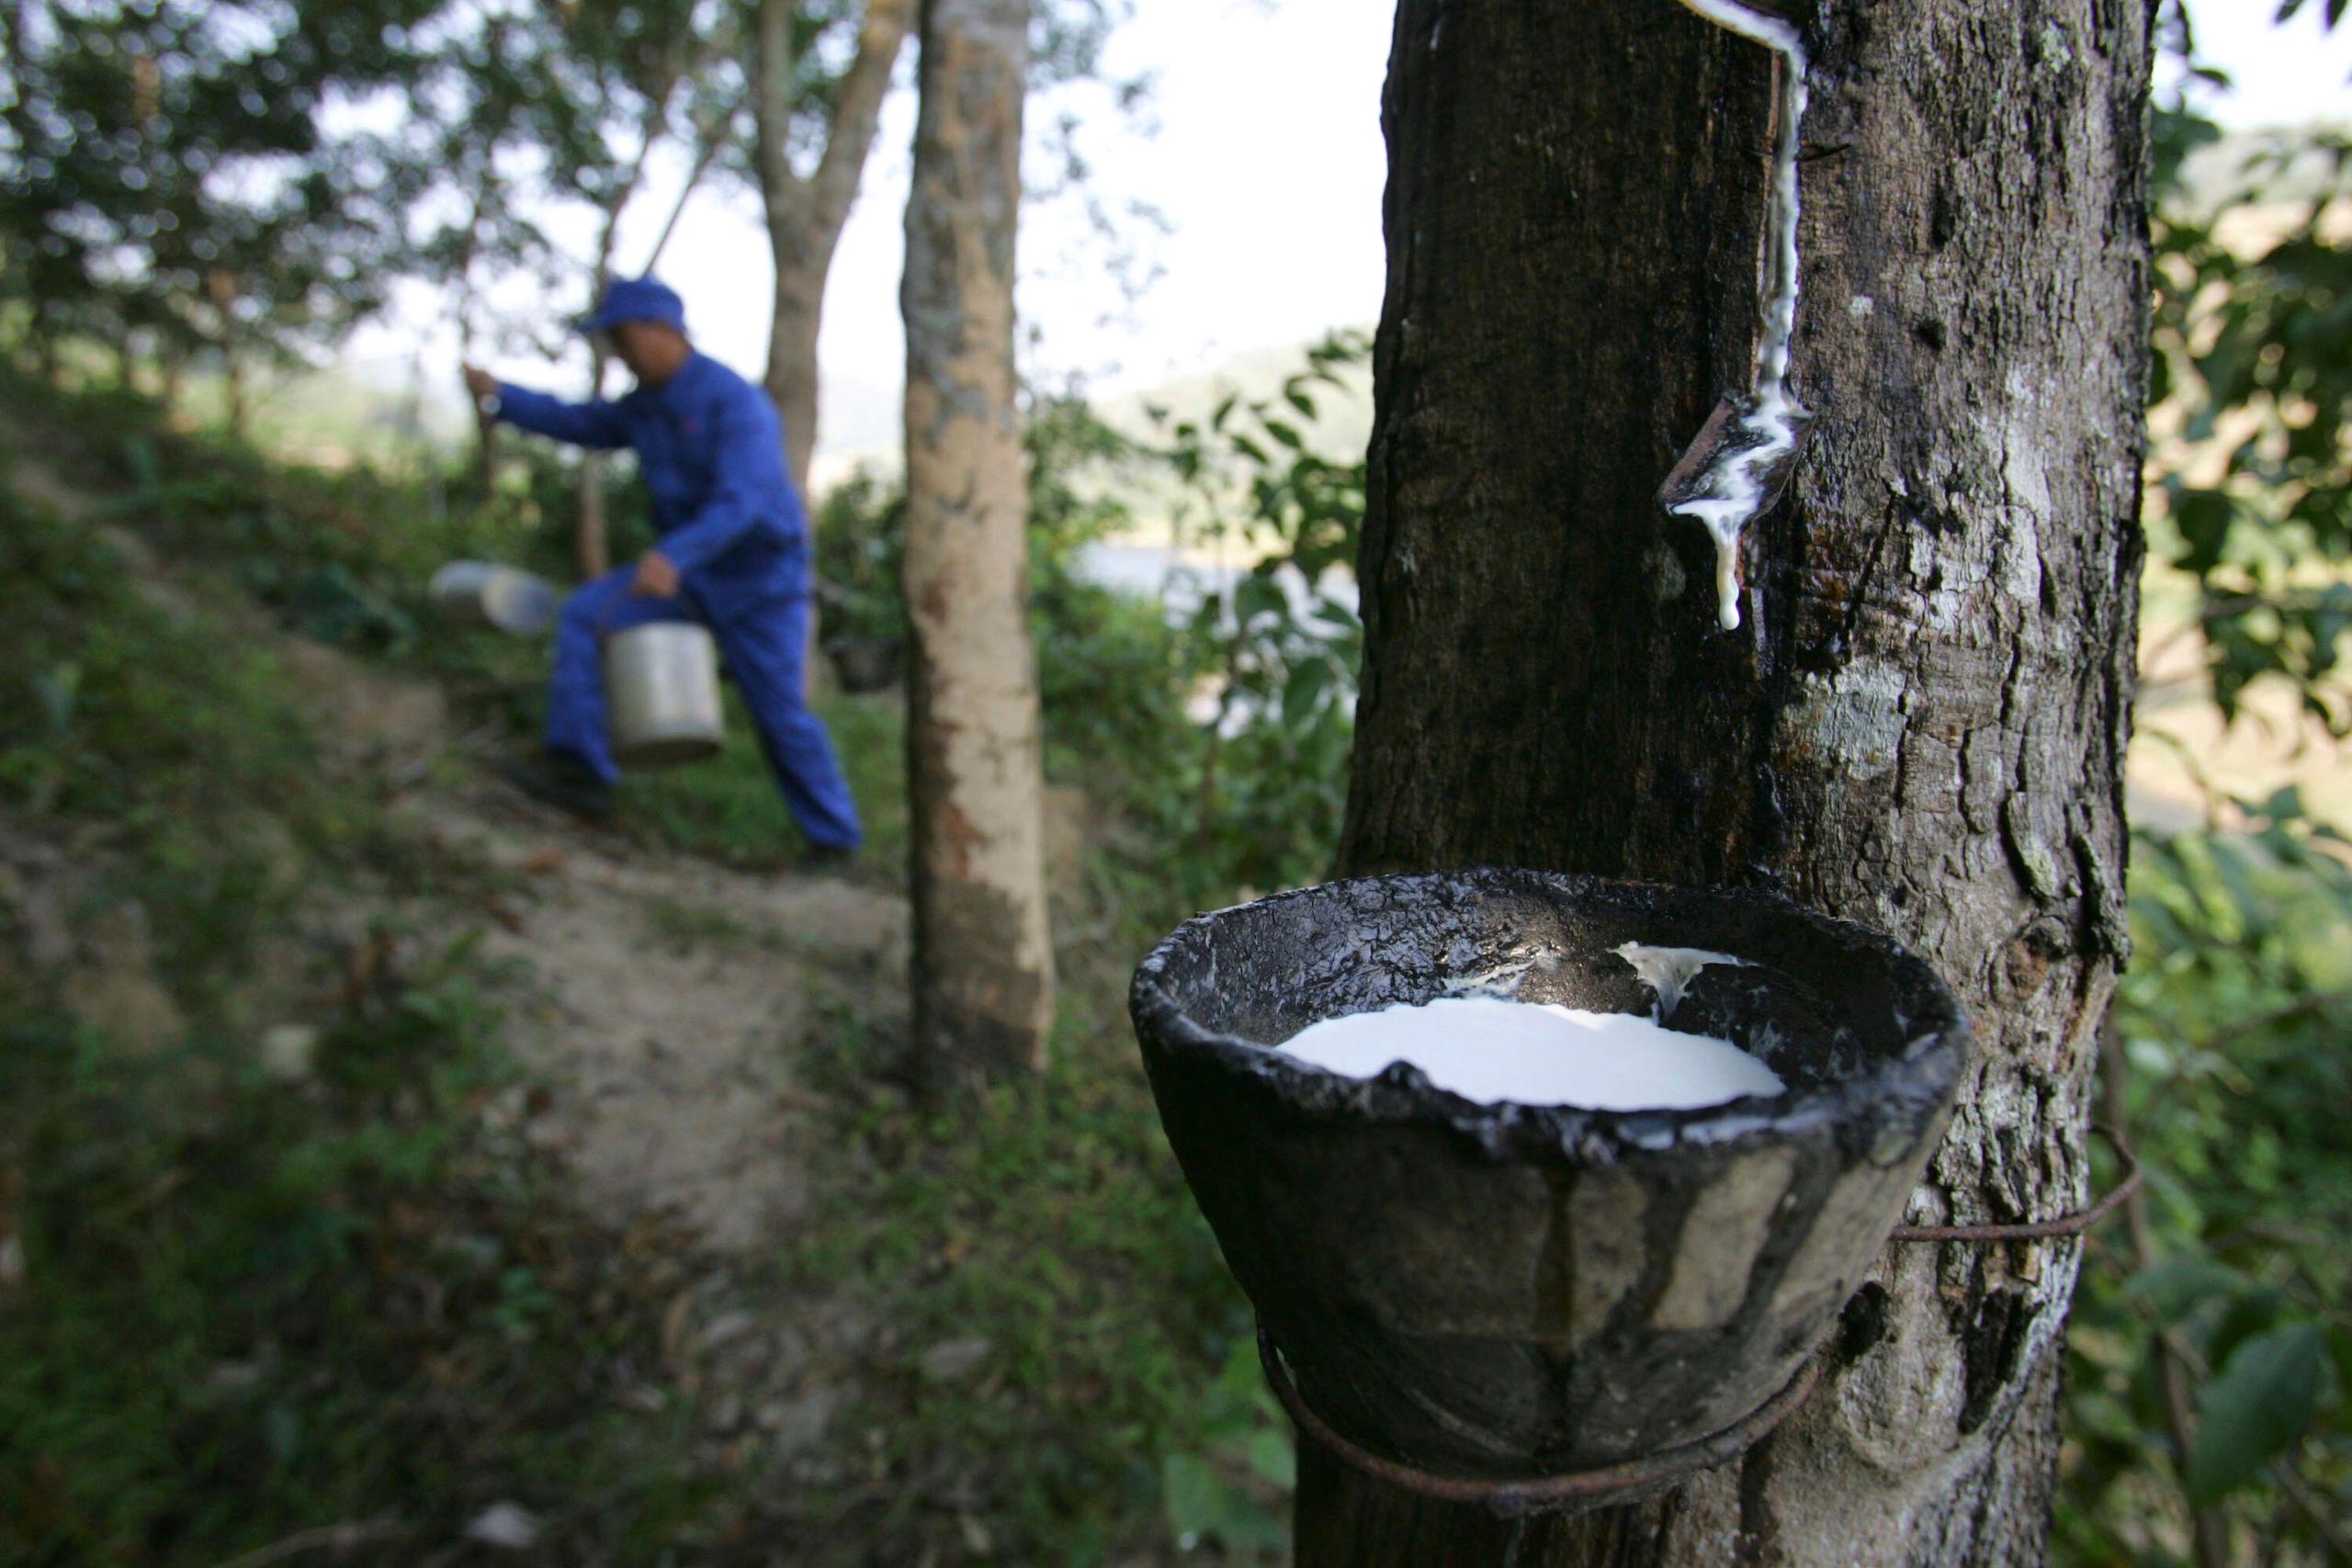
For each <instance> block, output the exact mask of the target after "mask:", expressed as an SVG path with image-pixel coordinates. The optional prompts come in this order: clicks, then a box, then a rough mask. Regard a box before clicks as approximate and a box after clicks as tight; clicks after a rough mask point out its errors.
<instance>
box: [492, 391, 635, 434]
mask: <svg viewBox="0 0 2352 1568" xmlns="http://www.w3.org/2000/svg"><path fill="white" fill-rule="evenodd" d="M495 396H496V397H497V399H498V407H497V413H498V417H499V418H501V419H503V420H504V421H505V422H506V423H509V424H511V425H514V426H515V427H516V428H517V429H519V430H527V431H530V432H532V433H533V434H538V435H551V436H553V437H555V438H556V439H557V440H558V441H569V442H571V444H572V445H573V446H598V447H604V448H606V449H610V448H612V447H615V446H628V423H627V422H626V421H624V420H623V419H622V418H621V409H620V405H619V404H618V403H610V402H606V401H605V400H604V399H602V398H598V399H597V400H594V402H586V403H568V402H565V401H564V400H562V399H561V398H551V397H549V396H548V394H547V393H545V392H534V391H532V390H530V389H528V388H526V387H517V386H515V385H514V384H513V383H511V382H507V381H501V382H500V383H498V390H497V392H496V393H495Z"/></svg>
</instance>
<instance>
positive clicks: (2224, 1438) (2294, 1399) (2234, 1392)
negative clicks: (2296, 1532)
mask: <svg viewBox="0 0 2352 1568" xmlns="http://www.w3.org/2000/svg"><path fill="white" fill-rule="evenodd" d="M2327 1375H2328V1360H2327V1337H2326V1334H2325V1333H2324V1331H2323V1330H2322V1329H2321V1328H2320V1326H2319V1325H2317V1324H2312V1323H2298V1324H2292V1325H2289V1326H2287V1327H2284V1328H2278V1329H2273V1330H2272V1331H2270V1332H2269V1333H2267V1334H2261V1335H2256V1337H2253V1338H2251V1339H2248V1340H2246V1341H2245V1343H2243V1344H2241V1345H2240V1346H2239V1347H2238V1348H2237V1349H2236V1350H2235V1351H2234V1352H2233V1354H2232V1355H2231V1357H2230V1359H2229V1361H2228V1363H2227V1364H2226V1365H2224V1366H2223V1367H2222V1371H2221V1372H2220V1374H2219V1375H2218V1376H2216V1377H2215V1378H2214V1380H2213V1381H2212V1382H2210V1383H2208V1384H2207V1385H2206V1386H2205V1391H2204V1394H2203V1396H2202V1397H2201V1398H2200V1399H2199V1401H2198V1411H2199V1417H2200V1420H2199V1427H2198V1433H2197V1447H2196V1449H2195V1450H2194V1451H2193V1452H2191V1454H2190V1455H2189V1460H2188V1496H2189V1501H2190V1502H2192V1503H2195V1504H2199V1505H2204V1504H2210V1503H2211V1502H2213V1501H2215V1500H2216V1499H2218V1498H2220V1497H2221V1496H2222V1495H2224V1494H2226V1493H2228V1492H2230V1491H2232V1490H2233V1489H2234V1488H2236V1487H2239V1486H2243V1485H2244V1484H2245V1483H2247V1482H2248V1481H2250V1480H2252V1479H2253V1478H2254V1477H2255V1476H2256V1474H2257V1473H2258V1472H2260V1471H2261V1469H2262V1467H2263V1466H2264V1465H2265V1464H2267V1463H2268V1462H2269V1461H2271V1460H2272V1459H2273V1458H2275V1457H2277V1456H2278V1454H2280V1453H2282V1452H2284V1451H2285V1450H2286V1449H2287V1448H2288V1446H2289V1445H2290V1444H2291V1443H2293V1442H2294V1441H2295V1439H2296V1438H2299V1437H2301V1435H2302V1431H2303V1428H2304V1427H2305V1426H2306V1425H2308V1424H2309V1423H2310V1421H2311V1418H2312V1411H2313V1410H2314V1409H2315V1408H2316V1407H2317V1405H2318V1403H2319V1396H2320V1392H2321V1390H2322V1389H2323V1388H2324V1386H2325V1384H2326V1380H2327Z"/></svg>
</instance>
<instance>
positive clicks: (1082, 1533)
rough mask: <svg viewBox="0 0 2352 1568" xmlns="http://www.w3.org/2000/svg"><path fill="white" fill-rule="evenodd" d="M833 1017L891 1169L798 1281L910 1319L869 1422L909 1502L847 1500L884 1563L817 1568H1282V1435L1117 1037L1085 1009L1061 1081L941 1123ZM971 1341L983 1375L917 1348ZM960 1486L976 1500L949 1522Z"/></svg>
mask: <svg viewBox="0 0 2352 1568" xmlns="http://www.w3.org/2000/svg"><path fill="white" fill-rule="evenodd" d="M835 1021H836V1025H837V1027H836V1028H835V1029H834V1030H833V1031H832V1032H831V1035H830V1038H831V1042H832V1045H833V1049H832V1051H831V1054H830V1055H828V1056H827V1057H826V1058H825V1060H824V1061H823V1062H822V1063H821V1064H820V1067H819V1069H818V1070H819V1073H820V1078H821V1081H823V1082H824V1084H825V1086H826V1088H827V1089H828V1090H829V1091H830V1093H831V1095H832V1096H833V1097H834V1098H835V1100H836V1102H837V1103H838V1104H840V1105H842V1107H843V1108H844V1110H843V1113H842V1119H841V1122H840V1123H839V1125H838V1128H837V1133H836V1135H837V1136H838V1137H839V1138H840V1139H841V1140H842V1143H843V1144H844V1145H845V1146H847V1147H849V1148H852V1149H854V1150H855V1151H856V1152H857V1154H858V1155H859V1156H862V1159H863V1160H864V1161H867V1162H870V1163H871V1165H872V1166H873V1168H874V1169H875V1170H876V1175H875V1176H874V1177H873V1178H871V1179H870V1180H868V1181H864V1182H861V1183H859V1184H858V1185H856V1186H855V1187H854V1189H844V1190H840V1191H838V1192H837V1194H836V1196H835V1198H834V1199H833V1201H831V1204H830V1205H829V1207H828V1209H827V1211H826V1213H824V1214H823V1215H822V1217H821V1220H820V1223H819V1224H816V1225H814V1226H812V1227H811V1229H810V1233H809V1236H808V1237H807V1239H806V1240H804V1241H803V1242H802V1243H801V1244H800V1245H799V1246H798V1247H796V1248H795V1249H794V1250H793V1252H792V1253H791V1255H790V1256H789V1258H788V1259H787V1269H788V1270H789V1271H790V1273H791V1275H792V1277H793V1278H795V1279H797V1280H803V1281H838V1280H843V1279H847V1280H854V1281H856V1282H857V1283H858V1285H859V1287H860V1289H861V1291H862V1292H864V1293H865V1294H868V1295H870V1296H872V1297H875V1298H877V1299H888V1300H892V1301H894V1302H896V1303H898V1305H897V1311H896V1313H895V1314H894V1325H895V1330H896V1332H897V1333H898V1334H899V1335H900V1336H901V1337H903V1339H904V1340H905V1342H906V1344H907V1345H908V1346H909V1348H910V1350H911V1351H913V1352H914V1353H913V1354H910V1355H907V1356H903V1357H899V1358H897V1359H896V1364H895V1365H893V1366H891V1367H889V1368H888V1369H886V1370H884V1371H881V1372H880V1373H879V1374H878V1375H877V1376H876V1377H875V1378H874V1379H873V1380H871V1381H870V1382H869V1385H868V1387H867V1390H866V1393H865V1404H864V1408H863V1409H862V1410H861V1411H860V1413H859V1419H858V1422H857V1423H856V1424H857V1425H860V1426H865V1427H868V1428H869V1429H871V1430H874V1431H876V1432H878V1433H880V1434H882V1439H881V1441H880V1443H879V1444H878V1445H877V1446H876V1448H875V1449H874V1450H872V1452H871V1456H870V1457H871V1459H872V1461H873V1462H874V1465H875V1467H876V1469H877V1470H879V1471H880V1472H882V1473H883V1474H884V1475H886V1476H888V1477H889V1478H892V1479H894V1480H896V1481H899V1482H900V1483H905V1484H904V1486H903V1489H899V1488H891V1489H888V1490H885V1491H883V1492H882V1493H881V1494H880V1495H875V1493H874V1492H873V1491H870V1490H862V1489H852V1490H851V1491H850V1493H849V1495H846V1496H845V1497H842V1498H840V1499H836V1500H833V1502H832V1505H831V1506H833V1507H834V1508H835V1509H836V1510H837V1515H836V1517H839V1518H840V1520H841V1526H840V1528H841V1529H842V1535H843V1537H844V1538H845V1540H854V1541H855V1542H857V1543H859V1547H858V1550H859V1551H863V1552H865V1553H868V1554H870V1555H866V1556H862V1557H861V1556H853V1555H847V1554H844V1555H842V1556H841V1557H833V1556H828V1555H825V1554H824V1553H823V1552H822V1551H815V1552H814V1554H813V1556H812V1559H811V1560H813V1561H819V1562H834V1561H844V1562H846V1561H881V1562H914V1561H920V1560H922V1559H923V1558H924V1556H925V1554H926V1551H952V1550H953V1548H954V1543H955V1542H956V1541H959V1540H960V1541H962V1542H964V1543H965V1545H966V1547H967V1550H968V1548H969V1546H970V1543H971V1542H972V1540H975V1539H978V1540H985V1541H987V1542H989V1548H990V1551H992V1552H993V1553H994V1554H996V1555H997V1556H999V1557H1000V1558H1001V1560H1003V1561H1010V1562H1053V1563H1057V1564H1070V1565H1073V1568H1084V1565H1090V1564H1097V1563H1106V1562H1132V1561H1136V1554H1137V1553H1139V1552H1149V1551H1151V1550H1152V1549H1153V1548H1160V1549H1163V1550H1164V1549H1165V1547H1167V1546H1168V1545H1170V1544H1174V1545H1176V1546H1177V1547H1179V1548H1180V1549H1185V1550H1189V1549H1193V1548H1206V1549H1208V1550H1207V1551H1206V1552H1205V1555H1206V1557H1207V1559H1208V1560H1209V1561H1216V1562H1273V1561H1277V1560H1279V1559H1280V1558H1281V1556H1282V1555H1283V1550H1284V1549H1285V1547H1286V1545H1287V1540H1288V1529H1287V1525H1286V1522H1285V1516H1286V1513H1287V1509H1286V1507H1285V1506H1284V1503H1283V1499H1284V1497H1285V1495H1286V1493H1287V1490H1288V1488H1289V1485H1290V1483H1291V1469H1292V1458H1291V1450H1290V1438H1289V1434H1288V1432H1287V1430H1286V1428H1285V1427H1283V1423H1282V1421H1281V1417H1280V1414H1279V1412H1278V1411H1277V1410H1276V1408H1275V1407H1274V1404H1273V1402H1272V1395H1270V1394H1269V1393H1267V1392H1266V1390H1265V1387H1264V1384H1263V1382H1262V1380H1261V1376H1260V1374H1259V1371H1258V1367H1257V1354H1256V1348H1255V1339H1254V1337H1253V1332H1252V1327H1251V1320H1250V1314H1249V1310H1248V1306H1247V1303H1245V1302H1244V1301H1243V1300H1242V1298H1241V1296H1240V1294H1239V1292H1238V1291H1236V1290H1235V1289H1234V1287H1233V1285H1232V1282H1231V1280H1229V1278H1228V1277H1227V1274H1226V1272H1225V1269H1224V1265H1223V1263H1222V1262H1221V1261H1220V1260H1219V1258H1218V1257H1217V1254H1216V1246H1215V1243H1214V1241H1213V1239H1212V1238H1211V1236H1210V1235H1209V1233H1208V1229H1207V1226H1206V1224H1204V1222H1203V1221H1202V1219H1201V1217H1200V1214H1199V1211H1198V1210H1197V1209H1196V1208H1195V1207H1194V1206H1193V1201H1192V1199H1191V1197H1190V1196H1189V1194H1188V1193H1187V1191H1186V1190H1185V1187H1184V1184H1183V1181H1182V1177H1181V1175H1180V1174H1179V1173H1178V1171H1177V1168H1176V1163H1175V1159H1174V1156H1172V1155H1171V1154H1170V1151H1169V1148H1168V1145H1167V1143H1166V1141H1165V1139H1164V1138H1163V1136H1162V1135H1161V1134H1160V1131H1159V1120H1158V1116H1157V1114H1156V1112H1155V1111H1154V1110H1153V1106H1152V1102H1151V1097H1150V1094H1149V1091H1148V1089H1147V1088H1146V1087H1145V1085H1144V1083H1143V1081H1142V1075H1141V1072H1140V1070H1139V1068H1138V1066H1137V1064H1136V1055H1135V1049H1134V1045H1133V1043H1132V1041H1131V1040H1130V1039H1129V1037H1128V1036H1127V1033H1126V1031H1125V1024H1124V1021H1117V1020H1115V1019H1114V1017H1112V1016H1111V1015H1110V1013H1109V1011H1108V1010H1097V1009H1095V1008H1093V1007H1091V1006H1090V1005H1088V1004H1087V1003H1086V1002H1083V1001H1073V1003H1072V1004H1071V1005H1069V1006H1068V1007H1066V1008H1065V1009H1064V1011H1063V1018H1062V1021H1061V1023H1062V1026H1061V1028H1060V1029H1058V1030H1057V1034H1056V1039H1055V1050H1056V1059H1055V1068H1054V1071H1053V1072H1052V1073H1051V1074H1049V1075H1047V1076H1046V1077H1044V1078H1042V1079H1039V1080H1037V1081H1035V1082H1034V1083H1025V1084H1018V1085H1007V1086H1003V1087H1000V1088H998V1089H993V1090H990V1091H989V1092H988V1093H987V1094H986V1095H985V1096H984V1097H982V1098H981V1099H980V1100H978V1103H970V1104H958V1105H957V1106H956V1108H955V1109H954V1110H953V1111H924V1110H922V1108H920V1107H919V1106H918V1105H916V1104H914V1103H913V1102H911V1101H910V1100H909V1099H908V1097H907V1096H905V1095H904V1094H902V1093H900V1092H899V1090H898V1089H895V1088H892V1087H890V1086H889V1085H888V1084H877V1083H876V1082H875V1080H874V1078H873V1076H872V1064H871V1051H872V1049H873V1045H874V1043H873V1042H872V1041H871V1040H870V1038H869V1037H868V1035H867V1033H866V1032H865V1027H864V1025H863V1024H862V1023H861V1021H859V1019H858V1017H857V1016H856V1015H855V1014H854V1012H850V1011H847V1010H842V1011H841V1012H839V1013H838V1014H837V1016H836V1020H835ZM976 1342H984V1348H979V1355H978V1363H977V1366H976V1368H975V1369H974V1370H972V1371H968V1372H964V1371H959V1372H956V1373H955V1374H953V1375H943V1374H942V1373H940V1372H938V1371H934V1370H933V1366H932V1365H931V1363H930V1362H929V1361H928V1360H927V1359H926V1358H925V1357H924V1356H923V1355H922V1351H923V1350H925V1349H926V1348H931V1349H939V1350H942V1352H943V1354H944V1353H946V1352H947V1351H949V1350H952V1349H953V1348H956V1347H957V1346H959V1345H964V1346H975V1347H976V1348H978V1346H977V1343H976ZM941 1495H947V1496H952V1497H959V1498H963V1499H966V1501H965V1502H964V1503H963V1505H962V1506H961V1508H960V1510H958V1511H957V1512H956V1513H949V1514H943V1512H942V1510H941V1509H940V1508H939V1506H937V1501H936V1500H937V1498H938V1497H939V1496H941ZM974 1526H977V1527H978V1529H977V1531H976V1530H975V1529H973V1527H974Z"/></svg>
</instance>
